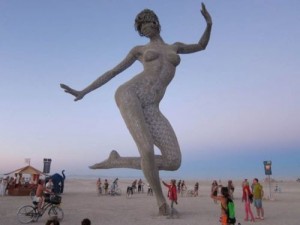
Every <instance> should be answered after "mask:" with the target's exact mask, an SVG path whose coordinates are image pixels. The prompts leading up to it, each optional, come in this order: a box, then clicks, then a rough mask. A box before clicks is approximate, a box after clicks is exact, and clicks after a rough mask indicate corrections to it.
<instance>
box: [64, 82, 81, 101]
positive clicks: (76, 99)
mask: <svg viewBox="0 0 300 225" xmlns="http://www.w3.org/2000/svg"><path fill="white" fill-rule="evenodd" d="M60 87H61V88H62V89H64V90H65V92H66V93H69V94H71V95H73V96H75V97H76V98H75V99H74V101H78V100H80V99H82V98H83V97H84V94H83V93H82V92H81V91H76V90H74V89H72V88H70V87H69V86H67V85H65V84H60Z"/></svg>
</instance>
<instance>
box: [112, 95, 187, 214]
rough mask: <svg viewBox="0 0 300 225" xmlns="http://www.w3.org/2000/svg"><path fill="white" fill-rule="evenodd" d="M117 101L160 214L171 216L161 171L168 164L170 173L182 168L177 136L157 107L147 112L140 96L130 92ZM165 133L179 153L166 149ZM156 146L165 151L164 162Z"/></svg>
mask: <svg viewBox="0 0 300 225" xmlns="http://www.w3.org/2000/svg"><path fill="white" fill-rule="evenodd" d="M116 101H117V104H118V107H119V109H120V112H121V114H122V117H123V119H124V121H125V123H126V125H127V128H128V130H129V131H130V133H131V135H132V137H133V139H134V141H135V143H136V145H137V147H138V150H139V153H140V155H141V159H140V160H141V161H140V162H141V168H142V170H143V173H144V175H145V178H146V179H147V181H148V182H149V184H150V186H151V187H152V189H153V191H154V193H155V197H156V200H157V204H158V206H159V211H160V214H168V213H169V212H168V207H167V203H166V199H165V197H164V195H163V192H162V188H161V183H160V178H159V169H162V168H163V166H161V165H163V164H164V163H166V164H167V167H169V166H170V168H169V169H170V170H176V169H178V168H179V166H180V162H181V154H180V149H179V145H178V142H177V139H176V136H175V133H174V131H173V129H172V127H171V125H170V124H169V122H168V121H167V120H166V119H165V118H164V117H163V116H162V114H161V113H160V112H159V109H158V106H157V105H150V106H148V107H144V108H143V107H142V106H141V102H140V100H139V99H138V98H137V96H135V95H134V94H132V93H130V92H122V94H121V93H120V92H119V93H118V94H117V95H116ZM156 123H158V124H156ZM162 128H163V129H162ZM163 131H169V134H168V137H169V136H170V137H169V140H166V143H170V141H171V142H175V143H173V145H175V146H176V148H175V152H170V151H174V149H172V148H170V149H167V148H165V147H166V146H165V145H167V144H166V143H164V142H162V141H161V140H163V139H164V137H163ZM154 144H155V145H157V146H158V147H159V148H160V147H162V149H160V150H161V152H162V157H160V159H161V162H156V160H157V158H155V155H154ZM173 145H172V146H173Z"/></svg>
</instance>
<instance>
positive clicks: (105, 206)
mask: <svg viewBox="0 0 300 225" xmlns="http://www.w3.org/2000/svg"><path fill="white" fill-rule="evenodd" d="M111 182H112V180H110V183H111ZM131 182H132V180H122V179H120V180H119V187H120V188H121V189H122V195H121V196H105V195H102V196H98V195H97V193H96V180H88V179H86V180H85V179H67V180H66V182H65V192H64V193H63V194H62V204H61V207H62V208H63V210H64V213H65V217H64V220H63V221H61V223H60V224H61V225H67V224H68V225H76V224H78V225H80V224H81V221H82V219H84V218H86V217H87V218H89V219H90V220H91V221H92V225H124V224H128V225H129V224H130V225H135V224H138V225H177V224H178V225H179V224H180V225H183V224H187V225H201V224H203V225H216V224H220V223H219V215H220V205H219V204H214V203H213V201H212V200H211V199H210V187H211V186H210V185H211V181H199V184H200V185H199V196H198V197H187V196H183V197H181V196H180V195H179V197H178V198H179V199H178V205H175V207H176V210H177V211H178V213H179V218H173V219H169V218H167V217H165V216H158V207H157V205H156V201H155V197H154V196H147V194H146V190H145V192H144V193H141V194H137V193H135V194H134V195H133V196H132V197H131V198H126V195H125V191H126V188H127V186H129V185H130V184H131ZM195 182H196V181H191V180H190V181H186V183H187V186H188V189H192V188H193V186H194V184H195ZM262 184H263V186H264V190H265V195H266V196H269V186H268V183H264V182H262ZM234 185H235V187H236V190H235V193H234V196H235V205H236V218H237V222H240V223H241V225H244V224H251V223H252V222H245V221H244V220H243V218H244V215H245V214H244V204H243V203H242V202H241V196H242V189H241V181H234ZM272 185H273V186H272V190H274V188H275V183H273V184H272ZM278 185H279V187H280V188H281V190H282V192H281V193H272V197H273V200H264V201H263V206H264V210H265V219H264V220H263V221H262V220H257V221H256V222H255V224H260V225H267V224H268V225H297V224H299V223H300V222H299V219H300V183H299V182H296V181H282V182H279V183H278ZM163 188H164V191H165V193H167V189H166V188H165V187H163ZM145 189H146V186H145ZM30 203H31V200H30V198H29V196H24V197H12V196H4V197H1V196H0V225H15V224H16V225H19V224H20V223H19V222H18V220H17V218H16V213H17V211H18V208H19V207H21V206H22V205H26V204H30ZM252 210H253V213H254V214H256V211H255V209H254V207H253V205H252ZM47 219H48V217H47V215H46V214H44V215H43V217H41V218H40V219H39V221H37V222H34V223H33V224H36V225H42V224H45V223H46V221H47ZM252 224H253V223H252Z"/></svg>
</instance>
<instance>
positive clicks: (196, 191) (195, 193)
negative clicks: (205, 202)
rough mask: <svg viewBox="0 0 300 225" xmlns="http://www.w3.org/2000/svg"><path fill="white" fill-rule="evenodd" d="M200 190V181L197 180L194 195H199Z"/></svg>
mask: <svg viewBox="0 0 300 225" xmlns="http://www.w3.org/2000/svg"><path fill="white" fill-rule="evenodd" d="M198 191H199V182H196V184H195V187H194V197H196V196H198Z"/></svg>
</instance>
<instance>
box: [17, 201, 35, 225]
mask: <svg viewBox="0 0 300 225" xmlns="http://www.w3.org/2000/svg"><path fill="white" fill-rule="evenodd" d="M36 215H37V211H36V209H35V208H34V207H33V206H31V205H25V206H23V207H21V208H20V209H19V210H18V213H17V217H18V220H19V222H20V223H30V222H32V221H34V220H35V217H36Z"/></svg>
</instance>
